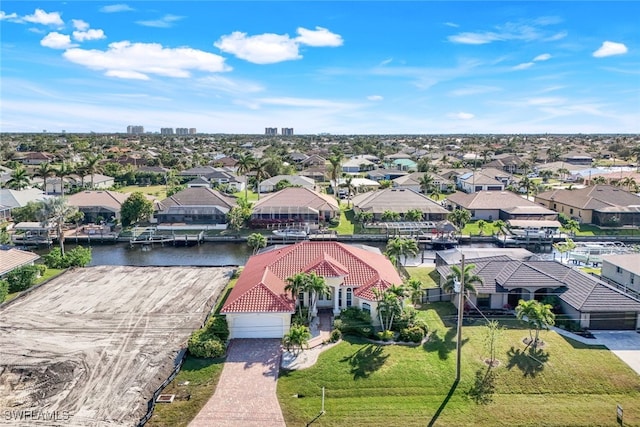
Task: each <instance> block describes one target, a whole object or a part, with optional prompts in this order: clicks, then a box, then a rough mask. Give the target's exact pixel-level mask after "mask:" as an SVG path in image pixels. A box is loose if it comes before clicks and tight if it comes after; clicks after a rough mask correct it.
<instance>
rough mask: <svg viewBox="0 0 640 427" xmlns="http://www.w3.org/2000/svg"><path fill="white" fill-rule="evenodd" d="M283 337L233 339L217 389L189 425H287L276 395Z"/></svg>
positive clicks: (192, 426) (263, 426)
mask: <svg viewBox="0 0 640 427" xmlns="http://www.w3.org/2000/svg"><path fill="white" fill-rule="evenodd" d="M280 355H281V350H280V340H278V339H235V340H232V341H231V344H230V345H229V349H228V353H227V361H226V362H225V364H224V368H223V370H222V374H221V375H220V381H219V382H218V386H217V387H216V391H215V393H214V395H213V397H211V399H209V401H208V402H207V403H206V405H205V406H204V408H202V410H201V411H200V412H199V413H198V415H197V416H196V417H195V418H194V420H193V421H192V422H191V423H190V424H189V426H190V427H212V426H215V427H253V426H255V427H285V423H284V418H283V417H282V410H281V409H280V403H279V402H278V398H277V397H276V385H277V379H278V369H279V367H280Z"/></svg>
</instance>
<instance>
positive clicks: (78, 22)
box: [71, 19, 89, 31]
mask: <svg viewBox="0 0 640 427" xmlns="http://www.w3.org/2000/svg"><path fill="white" fill-rule="evenodd" d="M71 23H72V24H73V28H75V29H76V30H78V31H87V30H88V29H89V23H87V22H85V21H83V20H82V19H72V20H71Z"/></svg>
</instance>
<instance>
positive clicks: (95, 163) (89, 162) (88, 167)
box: [82, 154, 104, 189]
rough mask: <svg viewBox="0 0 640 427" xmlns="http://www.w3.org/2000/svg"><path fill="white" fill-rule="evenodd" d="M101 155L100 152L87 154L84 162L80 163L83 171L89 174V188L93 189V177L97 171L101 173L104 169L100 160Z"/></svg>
mask: <svg viewBox="0 0 640 427" xmlns="http://www.w3.org/2000/svg"><path fill="white" fill-rule="evenodd" d="M101 160H102V156H101V155H100V154H87V155H86V157H85V163H84V164H83V165H82V170H83V173H86V174H88V175H91V189H93V187H94V184H93V177H94V176H95V174H97V173H102V171H103V170H104V169H103V167H102V164H101V163H100V161H101Z"/></svg>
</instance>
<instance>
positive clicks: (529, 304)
mask: <svg viewBox="0 0 640 427" xmlns="http://www.w3.org/2000/svg"><path fill="white" fill-rule="evenodd" d="M551 309H552V306H551V304H542V303H541V302H539V301H536V300H534V299H532V300H529V301H525V300H522V299H521V300H520V301H519V302H518V306H517V307H516V317H517V318H518V319H519V320H524V318H526V321H527V323H528V324H529V338H530V339H531V342H530V344H531V343H532V344H533V348H534V349H535V348H536V347H537V346H538V337H539V335H540V329H543V328H544V329H545V330H547V329H549V326H553V325H554V324H555V320H556V315H555V314H554V313H553V311H551ZM532 328H533V329H535V330H536V336H535V339H534V337H533V336H532V334H531V329H532Z"/></svg>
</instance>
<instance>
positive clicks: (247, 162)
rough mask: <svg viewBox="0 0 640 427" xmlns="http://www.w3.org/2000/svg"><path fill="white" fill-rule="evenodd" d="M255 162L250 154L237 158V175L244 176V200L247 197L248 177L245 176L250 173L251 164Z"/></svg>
mask: <svg viewBox="0 0 640 427" xmlns="http://www.w3.org/2000/svg"><path fill="white" fill-rule="evenodd" d="M255 160H256V159H255V158H254V157H253V156H252V155H251V153H248V154H241V155H240V156H238V158H237V161H238V163H236V167H237V171H238V175H244V176H245V185H244V198H245V200H247V197H248V194H249V177H248V176H247V174H248V173H249V172H251V169H252V168H253V164H254V162H255Z"/></svg>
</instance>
